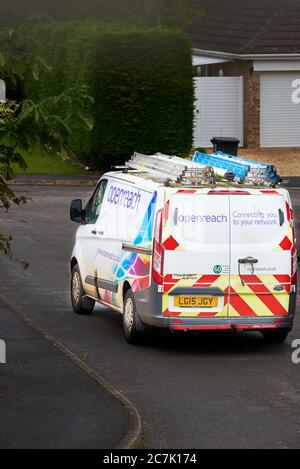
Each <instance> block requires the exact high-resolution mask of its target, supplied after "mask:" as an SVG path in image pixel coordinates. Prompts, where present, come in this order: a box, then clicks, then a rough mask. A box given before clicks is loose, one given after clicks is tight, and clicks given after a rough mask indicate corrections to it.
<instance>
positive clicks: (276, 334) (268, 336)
mask: <svg viewBox="0 0 300 469" xmlns="http://www.w3.org/2000/svg"><path fill="white" fill-rule="evenodd" d="M289 333H290V329H275V330H272V331H264V332H263V333H262V334H263V336H264V340H265V341H266V342H268V343H269V344H282V343H283V342H284V341H285V339H286V338H287V336H288V334H289Z"/></svg>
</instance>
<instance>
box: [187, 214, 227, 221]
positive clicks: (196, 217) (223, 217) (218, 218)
mask: <svg viewBox="0 0 300 469" xmlns="http://www.w3.org/2000/svg"><path fill="white" fill-rule="evenodd" d="M178 221H179V222H180V223H227V221H228V219H227V216H226V215H225V214H224V213H221V214H220V215H179V216H178Z"/></svg>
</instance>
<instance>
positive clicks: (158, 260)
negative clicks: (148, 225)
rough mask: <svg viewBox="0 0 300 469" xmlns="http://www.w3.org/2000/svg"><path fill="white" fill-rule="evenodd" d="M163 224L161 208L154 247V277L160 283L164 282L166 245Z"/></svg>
mask: <svg viewBox="0 0 300 469" xmlns="http://www.w3.org/2000/svg"><path fill="white" fill-rule="evenodd" d="M162 224H163V211H162V209H161V210H159V211H158V212H157V214H156V220H155V227H154V238H153V248H152V278H153V280H154V281H155V282H156V283H157V284H159V285H161V284H162V283H163V264H164V247H163V245H162Z"/></svg>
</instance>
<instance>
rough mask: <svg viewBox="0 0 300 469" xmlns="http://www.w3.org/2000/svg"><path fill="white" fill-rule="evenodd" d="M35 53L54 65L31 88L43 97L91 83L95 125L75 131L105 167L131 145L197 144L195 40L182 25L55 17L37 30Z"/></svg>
mask: <svg viewBox="0 0 300 469" xmlns="http://www.w3.org/2000/svg"><path fill="white" fill-rule="evenodd" d="M34 37H35V41H34V44H35V45H34V47H33V48H31V49H30V53H31V54H33V55H34V56H40V57H44V58H45V59H46V60H47V62H48V63H49V64H51V66H52V71H51V72H50V73H45V72H41V74H40V79H39V81H38V82H36V81H34V80H33V79H30V78H29V79H28V80H27V81H26V85H25V92H26V95H27V96H28V97H30V98H33V99H41V98H42V97H43V96H45V95H55V94H57V93H59V92H61V90H62V87H69V86H72V85H74V83H76V84H78V85H80V84H82V83H85V84H86V85H87V87H88V93H89V94H90V95H91V96H93V97H94V98H95V115H94V120H95V126H94V130H93V131H92V132H91V133H90V134H88V133H87V132H85V131H81V132H77V134H76V137H75V138H73V140H72V145H73V148H74V150H75V151H76V152H77V153H78V154H80V155H81V156H82V155H84V156H85V158H86V159H88V158H91V159H92V161H93V163H94V164H96V165H97V166H99V167H101V168H103V167H104V166H107V165H108V164H112V163H114V164H116V163H122V162H123V161H124V159H125V158H127V157H128V156H129V155H130V154H132V152H133V151H140V152H145V153H154V152H157V151H162V152H165V153H171V154H173V153H176V154H186V153H188V151H189V150H190V147H191V145H192V128H193V101H194V90H193V80H192V76H193V71H192V64H191V51H190V44H189V42H188V40H187V38H186V37H185V36H184V35H183V34H182V33H181V32H179V31H172V30H164V29H157V28H154V29H145V28H136V27H125V26H122V27H121V26H120V25H105V26H103V25H102V26H99V24H97V23H93V22H71V23H62V22H50V23H45V24H42V25H39V26H38V27H37V28H36V29H35V32H34Z"/></svg>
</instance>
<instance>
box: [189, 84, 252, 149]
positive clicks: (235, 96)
mask: <svg viewBox="0 0 300 469" xmlns="http://www.w3.org/2000/svg"><path fill="white" fill-rule="evenodd" d="M194 81H195V95H196V106H195V123H194V146H195V147H204V148H208V147H212V144H211V142H210V140H211V139H212V138H213V137H234V138H238V139H239V140H240V142H241V143H240V145H241V146H242V145H243V130H244V120H243V94H244V88H243V83H244V82H243V77H201V78H195V80H194Z"/></svg>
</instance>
